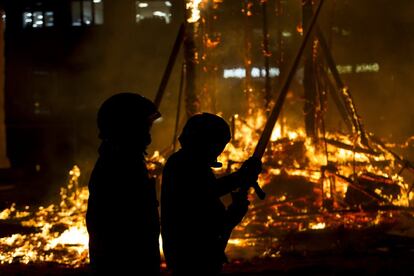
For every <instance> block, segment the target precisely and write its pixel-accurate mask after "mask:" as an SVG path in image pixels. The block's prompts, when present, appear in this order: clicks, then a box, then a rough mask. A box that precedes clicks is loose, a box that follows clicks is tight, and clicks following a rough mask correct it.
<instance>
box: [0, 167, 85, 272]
mask: <svg viewBox="0 0 414 276" xmlns="http://www.w3.org/2000/svg"><path fill="white" fill-rule="evenodd" d="M69 176H70V179H69V182H68V185H67V187H65V188H61V192H60V196H61V201H60V203H59V205H55V204H52V205H49V206H48V207H39V208H38V209H37V210H33V211H32V210H31V208H30V207H28V206H27V207H25V208H24V211H18V210H17V209H16V207H15V205H14V204H13V205H12V206H11V207H10V208H8V209H5V210H3V211H2V212H1V213H0V218H1V220H7V221H10V222H13V223H18V224H20V225H22V226H23V227H25V228H26V229H27V232H30V233H28V234H20V233H18V234H14V235H12V236H10V237H4V238H1V239H0V246H1V248H2V251H1V253H0V262H1V263H2V264H11V263H16V262H17V263H25V264H28V263H36V262H54V263H59V264H64V265H70V266H72V267H78V266H80V265H82V264H85V263H87V262H88V261H89V257H88V238H89V237H88V233H87V231H86V225H85V220H84V218H85V213H86V208H87V200H88V189H87V187H79V186H78V178H79V176H80V170H79V168H78V167H77V166H74V167H73V169H72V170H71V171H70V172H69ZM25 232H26V231H25Z"/></svg>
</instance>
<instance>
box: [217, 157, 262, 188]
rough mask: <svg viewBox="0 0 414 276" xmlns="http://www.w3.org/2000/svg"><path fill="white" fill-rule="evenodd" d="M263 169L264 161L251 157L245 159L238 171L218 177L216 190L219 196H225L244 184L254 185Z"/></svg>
mask: <svg viewBox="0 0 414 276" xmlns="http://www.w3.org/2000/svg"><path fill="white" fill-rule="evenodd" d="M261 171H262V162H261V161H260V160H257V159H256V158H253V157H251V158H249V159H247V160H246V161H244V163H243V165H242V166H241V168H240V169H239V170H238V171H236V172H234V173H232V174H229V175H226V176H223V177H220V178H218V179H217V182H216V184H217V185H216V187H215V192H216V194H217V195H218V196H223V195H226V194H228V193H230V192H231V191H234V190H236V189H237V188H239V187H242V186H244V185H252V184H253V183H254V182H256V181H257V178H258V176H259V173H260V172H261Z"/></svg>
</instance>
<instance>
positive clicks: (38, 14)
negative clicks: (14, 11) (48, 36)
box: [23, 10, 54, 28]
mask: <svg viewBox="0 0 414 276" xmlns="http://www.w3.org/2000/svg"><path fill="white" fill-rule="evenodd" d="M53 26H54V16H53V12H52V11H39V10H37V11H25V12H24V13H23V27H24V28H43V27H53Z"/></svg>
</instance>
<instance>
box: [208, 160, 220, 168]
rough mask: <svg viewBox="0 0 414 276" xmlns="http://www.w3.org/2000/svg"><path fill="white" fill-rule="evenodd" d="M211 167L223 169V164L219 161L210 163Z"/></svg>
mask: <svg viewBox="0 0 414 276" xmlns="http://www.w3.org/2000/svg"><path fill="white" fill-rule="evenodd" d="M210 167H212V168H221V167H223V163H221V162H218V161H217V159H216V160H214V161H213V162H211V163H210Z"/></svg>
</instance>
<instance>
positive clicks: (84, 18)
mask: <svg viewBox="0 0 414 276" xmlns="http://www.w3.org/2000/svg"><path fill="white" fill-rule="evenodd" d="M101 24H103V0H75V1H72V26H89V25H101Z"/></svg>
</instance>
